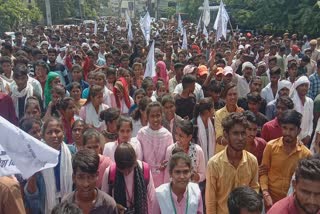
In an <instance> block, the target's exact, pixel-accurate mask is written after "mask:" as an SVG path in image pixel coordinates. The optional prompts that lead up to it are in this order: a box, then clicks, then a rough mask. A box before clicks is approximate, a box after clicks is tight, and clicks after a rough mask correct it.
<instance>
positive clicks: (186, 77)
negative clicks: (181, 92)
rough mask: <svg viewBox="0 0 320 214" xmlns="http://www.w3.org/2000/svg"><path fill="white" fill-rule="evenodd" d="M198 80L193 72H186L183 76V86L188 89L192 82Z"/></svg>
mask: <svg viewBox="0 0 320 214" xmlns="http://www.w3.org/2000/svg"><path fill="white" fill-rule="evenodd" d="M196 81H197V79H196V78H195V76H193V75H191V74H186V75H184V76H183V77H182V81H181V82H182V88H183V89H186V88H187V87H188V86H189V85H190V84H193V83H195V82H196Z"/></svg>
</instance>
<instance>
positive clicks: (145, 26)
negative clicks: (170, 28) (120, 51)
mask: <svg viewBox="0 0 320 214" xmlns="http://www.w3.org/2000/svg"><path fill="white" fill-rule="evenodd" d="M140 27H141V31H142V33H143V36H144V38H145V40H146V45H149V41H150V33H151V17H150V14H149V12H148V11H147V13H146V15H145V16H144V17H143V18H142V19H141V18H140Z"/></svg>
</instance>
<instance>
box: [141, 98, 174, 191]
mask: <svg viewBox="0 0 320 214" xmlns="http://www.w3.org/2000/svg"><path fill="white" fill-rule="evenodd" d="M162 114H163V111H162V107H161V104H160V103H159V102H152V103H149V104H148V106H147V118H148V123H149V125H148V126H145V127H143V128H141V129H140V131H139V132H138V134H137V139H138V140H139V141H140V143H141V147H142V151H143V161H145V162H146V163H148V164H149V165H150V168H151V172H152V176H153V179H154V184H155V187H158V186H160V185H161V184H163V182H164V170H165V169H166V165H167V162H168V160H165V153H166V150H167V148H168V146H170V145H171V144H172V143H173V140H172V135H171V133H170V132H169V131H168V130H167V129H166V128H164V127H163V126H162V122H161V121H162Z"/></svg>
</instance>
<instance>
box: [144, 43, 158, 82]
mask: <svg viewBox="0 0 320 214" xmlns="http://www.w3.org/2000/svg"><path fill="white" fill-rule="evenodd" d="M154 76H156V61H155V58H154V40H153V42H152V44H151V47H150V50H149V53H148V56H147V64H146V70H145V72H144V77H154Z"/></svg>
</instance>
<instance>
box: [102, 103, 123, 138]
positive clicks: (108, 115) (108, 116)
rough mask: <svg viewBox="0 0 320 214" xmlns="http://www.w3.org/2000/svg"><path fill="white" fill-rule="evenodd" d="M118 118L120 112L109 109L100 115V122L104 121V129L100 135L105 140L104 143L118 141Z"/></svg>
mask: <svg viewBox="0 0 320 214" xmlns="http://www.w3.org/2000/svg"><path fill="white" fill-rule="evenodd" d="M119 117H120V110H119V109H117V108H109V109H107V110H104V111H102V112H101V113H100V120H102V121H104V123H105V127H106V128H105V129H104V130H103V131H102V134H103V136H104V138H105V141H104V143H109V142H113V141H115V140H117V139H118V132H117V120H118V118H119Z"/></svg>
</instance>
